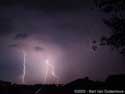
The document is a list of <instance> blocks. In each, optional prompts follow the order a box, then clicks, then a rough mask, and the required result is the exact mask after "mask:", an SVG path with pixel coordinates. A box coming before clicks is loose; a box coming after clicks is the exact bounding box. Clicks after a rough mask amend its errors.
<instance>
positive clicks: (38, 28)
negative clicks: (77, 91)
mask: <svg viewBox="0 0 125 94" xmlns="http://www.w3.org/2000/svg"><path fill="white" fill-rule="evenodd" d="M109 16H110V15H109V14H105V13H103V12H100V11H98V9H95V5H94V3H93V0H53V1H52V0H34V1H31V0H24V1H23V0H22V1H19V0H1V1H0V80H4V81H12V82H15V83H22V82H21V79H22V72H23V70H22V69H23V59H24V58H23V55H24V54H23V51H24V52H25V54H26V57H25V62H26V70H25V72H26V73H25V83H26V84H28V83H33V84H34V83H45V82H44V77H45V73H46V63H45V62H46V60H48V61H49V63H51V64H52V65H53V67H54V70H50V73H49V74H48V75H49V76H48V78H47V82H55V80H53V78H54V77H51V75H50V74H51V71H54V73H55V75H56V76H57V78H58V81H59V83H68V82H70V81H73V80H75V79H78V78H84V77H86V76H88V77H89V78H90V79H92V80H104V79H105V78H106V77H107V76H108V75H111V74H121V73H125V62H124V57H123V56H122V55H120V54H119V52H117V51H115V50H114V51H112V50H111V48H110V47H107V46H105V47H99V48H98V49H97V51H93V49H92V45H93V44H92V41H93V40H99V39H100V38H101V36H102V35H108V34H109V33H110V32H111V30H110V28H108V27H107V26H106V25H105V24H104V23H103V21H102V18H104V17H109Z"/></svg>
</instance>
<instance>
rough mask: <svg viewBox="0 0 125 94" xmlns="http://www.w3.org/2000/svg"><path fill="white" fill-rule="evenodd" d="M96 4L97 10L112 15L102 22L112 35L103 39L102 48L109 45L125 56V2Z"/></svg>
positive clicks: (98, 1)
mask: <svg viewBox="0 0 125 94" xmlns="http://www.w3.org/2000/svg"><path fill="white" fill-rule="evenodd" d="M95 4H96V8H97V9H99V10H101V11H102V12H104V13H108V14H110V16H109V17H107V18H104V19H102V20H103V22H104V24H106V25H107V26H108V27H109V28H110V29H111V31H112V33H111V35H110V36H102V37H101V39H100V41H99V42H100V46H104V45H108V46H110V47H112V48H115V49H117V50H118V51H119V52H120V53H121V54H122V55H125V16H124V15H125V11H124V10H125V0H95ZM93 43H94V44H95V43H96V42H93Z"/></svg>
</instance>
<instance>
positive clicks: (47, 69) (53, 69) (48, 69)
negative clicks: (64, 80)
mask: <svg viewBox="0 0 125 94" xmlns="http://www.w3.org/2000/svg"><path fill="white" fill-rule="evenodd" d="M46 65H47V67H46V73H45V78H44V82H46V81H47V77H48V72H51V76H52V77H54V78H55V79H56V80H57V82H58V77H57V75H56V74H55V68H54V66H53V65H52V64H51V63H50V62H49V61H48V60H46Z"/></svg>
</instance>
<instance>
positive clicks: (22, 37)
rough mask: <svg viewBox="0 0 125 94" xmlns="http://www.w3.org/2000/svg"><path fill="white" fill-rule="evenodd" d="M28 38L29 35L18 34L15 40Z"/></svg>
mask: <svg viewBox="0 0 125 94" xmlns="http://www.w3.org/2000/svg"><path fill="white" fill-rule="evenodd" d="M28 36H29V35H28V34H26V33H18V34H16V36H15V38H14V39H15V40H20V39H26V38H27V37H28Z"/></svg>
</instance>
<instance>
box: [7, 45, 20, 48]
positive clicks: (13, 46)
mask: <svg viewBox="0 0 125 94" xmlns="http://www.w3.org/2000/svg"><path fill="white" fill-rule="evenodd" d="M17 46H18V45H17V44H9V45H8V47H9V48H15V47H17Z"/></svg>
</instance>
